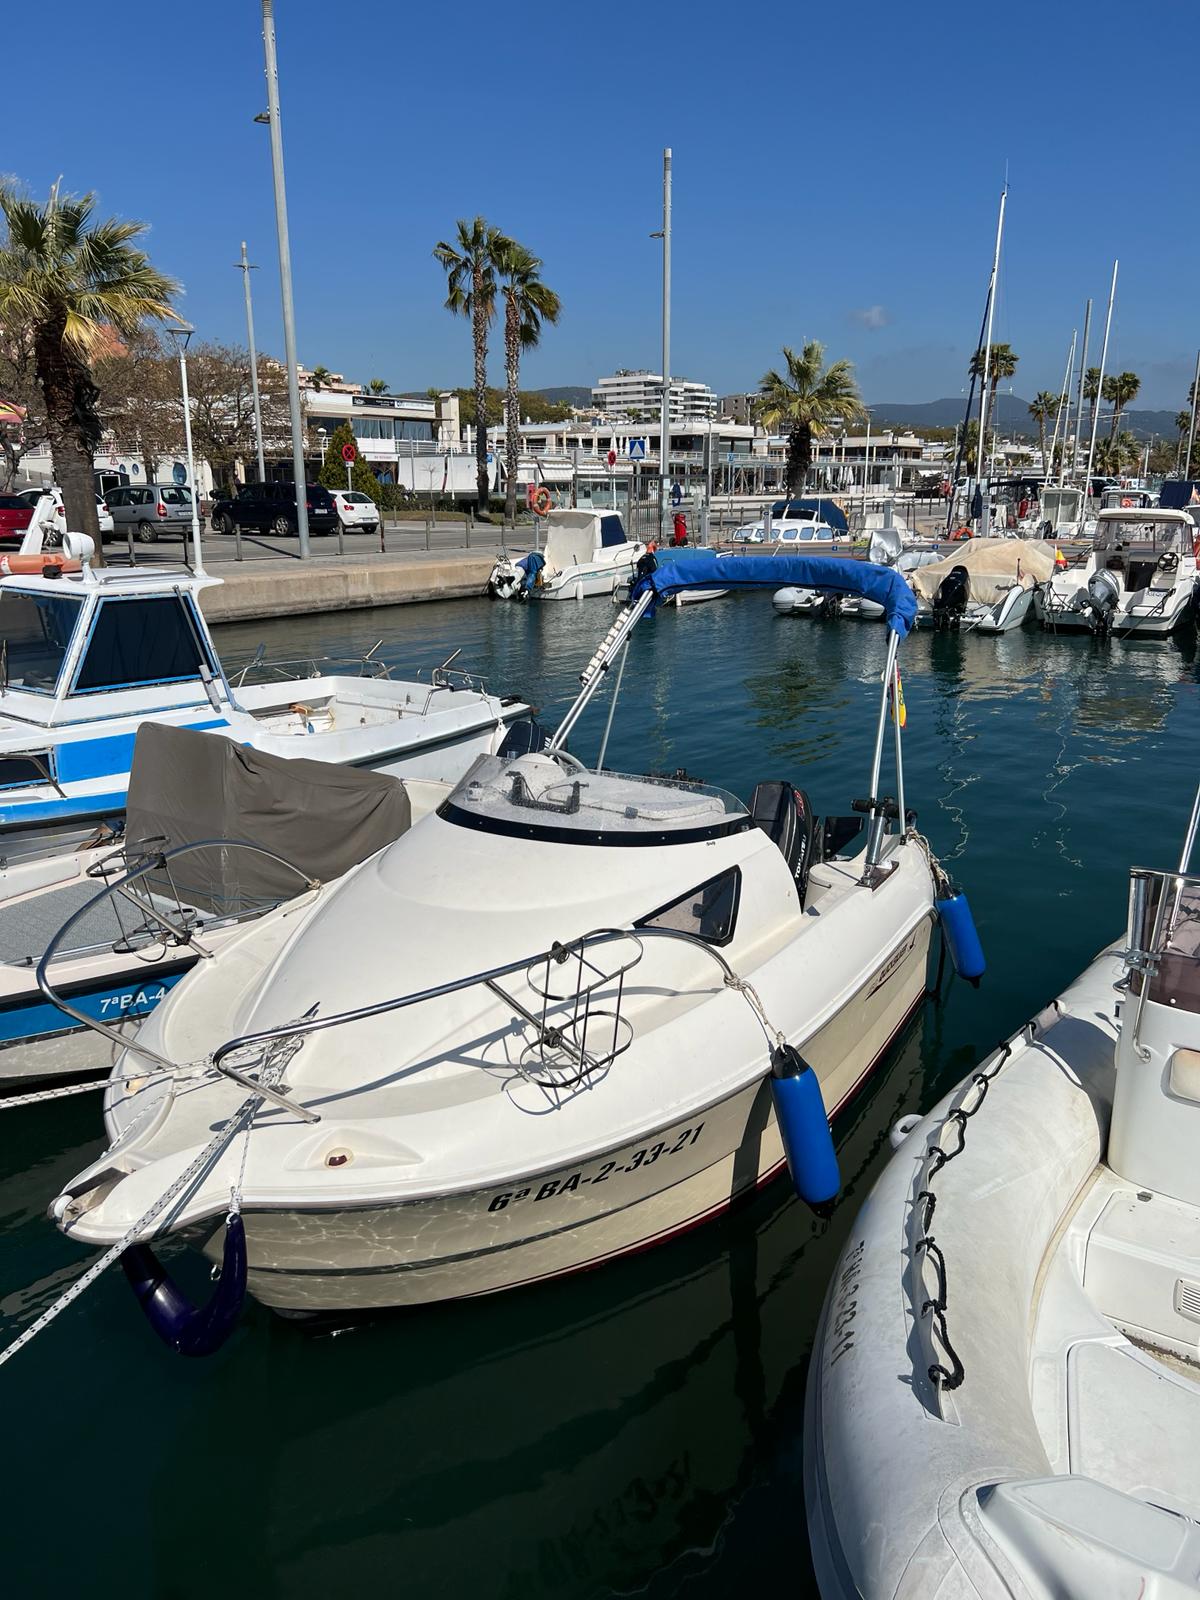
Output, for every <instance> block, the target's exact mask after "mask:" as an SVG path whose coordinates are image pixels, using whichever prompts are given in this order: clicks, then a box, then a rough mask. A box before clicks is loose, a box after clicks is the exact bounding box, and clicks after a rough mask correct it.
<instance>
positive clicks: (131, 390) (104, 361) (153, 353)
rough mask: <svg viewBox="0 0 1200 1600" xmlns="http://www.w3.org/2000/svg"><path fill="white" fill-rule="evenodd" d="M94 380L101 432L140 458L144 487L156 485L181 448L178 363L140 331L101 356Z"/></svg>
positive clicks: (147, 333)
mask: <svg viewBox="0 0 1200 1600" xmlns="http://www.w3.org/2000/svg"><path fill="white" fill-rule="evenodd" d="M94 376H95V379H96V384H97V387H98V388H99V390H100V398H99V401H98V407H99V411H100V417H101V421H102V422H103V425H104V427H105V428H107V429H108V430H110V431H111V433H112V435H113V442H114V444H115V445H116V446H117V448H118V449H120V450H121V451H122V453H124V452H125V451H126V450H127V451H128V452H129V453H130V454H131V455H138V456H140V457H141V459H142V466H143V468H144V469H145V473H146V482H147V483H154V482H155V481H156V480H157V478H158V464H159V462H160V461H161V460H162V458H163V457H164V456H168V455H175V454H177V453H178V452H179V451H180V450H181V449H182V447H183V415H182V407H181V399H180V388H179V364H178V362H176V361H174V360H172V359H171V357H170V356H168V355H167V353H166V351H165V350H164V349H163V347H162V345H161V344H160V343H159V341H158V338H157V336H156V335H155V333H154V332H153V330H152V329H150V328H144V329H142V330H141V331H139V332H138V333H135V334H134V335H133V336H132V337H131V338H129V339H127V340H125V341H124V342H123V343H121V344H117V345H114V346H113V347H112V348H111V349H110V350H109V351H108V353H107V354H105V355H103V356H101V357H100V358H99V359H98V360H97V361H96V364H95V368H94Z"/></svg>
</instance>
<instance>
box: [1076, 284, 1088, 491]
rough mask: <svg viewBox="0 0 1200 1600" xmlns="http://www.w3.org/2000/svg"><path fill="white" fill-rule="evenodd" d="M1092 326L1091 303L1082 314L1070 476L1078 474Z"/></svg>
mask: <svg viewBox="0 0 1200 1600" xmlns="http://www.w3.org/2000/svg"><path fill="white" fill-rule="evenodd" d="M1091 326H1092V302H1091V301H1090V300H1089V301H1088V303H1087V305H1086V306H1085V308H1084V312H1083V349H1082V352H1081V354H1080V357H1079V387H1078V389H1077V390H1076V394H1075V438H1074V440H1073V442H1072V445H1071V476H1072V477H1073V478H1074V477H1075V476H1076V475H1077V474H1078V472H1079V440H1080V436H1081V435H1082V433H1083V386H1084V383H1085V382H1086V380H1087V353H1088V333H1089V332H1090V330H1091Z"/></svg>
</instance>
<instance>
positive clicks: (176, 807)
mask: <svg viewBox="0 0 1200 1600" xmlns="http://www.w3.org/2000/svg"><path fill="white" fill-rule="evenodd" d="M411 825H412V807H411V805H410V803H409V798H408V791H407V790H406V789H405V787H404V785H403V783H401V781H400V779H399V778H393V777H391V776H390V775H389V774H387V773H384V772H371V771H366V770H364V769H362V768H359V767H344V766H338V765H336V764H335V763H333V762H329V761H310V760H308V759H307V758H303V757H302V758H293V757H285V756H276V755H269V754H268V753H267V752H266V751H263V750H255V749H253V748H251V747H250V746H248V745H242V744H237V743H236V742H235V741H234V740H232V739H225V738H222V736H221V735H220V734H218V733H198V732H196V731H194V730H192V729H189V728H172V727H168V726H167V725H166V724H165V723H157V722H143V723H142V724H141V726H140V727H139V729H138V734H137V739H136V741H135V744H134V748H133V762H132V765H131V767H130V772H129V795H128V800H127V805H126V812H125V839H126V853H127V855H129V856H130V857H135V856H137V855H138V854H139V852H140V851H142V850H146V851H147V852H148V853H152V852H153V851H154V850H155V849H160V850H167V849H171V848H172V847H173V846H175V845H182V844H196V843H199V842H200V841H202V840H210V839H211V840H239V841H244V842H246V843H248V844H254V845H260V846H262V847H264V848H265V849H267V850H270V851H271V852H272V853H273V854H274V855H278V856H282V857H283V859H284V860H285V861H288V862H291V863H292V864H293V865H294V866H296V867H298V868H299V869H300V872H302V873H304V874H306V875H307V876H309V877H312V878H318V879H320V880H321V882H323V883H328V882H329V881H330V879H332V878H337V877H340V876H341V875H342V873H343V872H348V871H349V870H350V868H351V867H353V866H357V864H358V863H359V862H360V861H365V860H366V859H367V857H368V856H371V855H374V854H375V852H376V851H377V850H382V849H383V847H384V846H385V845H387V844H390V843H391V842H392V840H393V839H398V838H399V837H400V835H401V834H402V833H405V832H407V830H408V829H409V827H411ZM151 840H155V841H157V842H156V843H154V844H149V843H148V841H151ZM143 841H146V842H147V843H143ZM167 871H168V872H169V874H170V879H169V881H168V880H167V879H166V878H164V877H163V876H162V875H160V874H158V873H154V874H152V875H151V876H150V877H149V878H148V879H147V880H145V882H146V883H148V884H149V886H150V888H151V889H152V890H154V891H156V892H158V893H161V894H163V895H165V896H167V897H168V898H174V895H173V892H172V890H177V891H178V893H179V894H180V895H181V896H183V897H184V899H186V900H187V902H188V903H189V904H191V905H194V906H196V907H197V909H199V910H202V911H207V912H215V913H218V914H229V915H236V914H239V913H241V912H244V911H247V910H251V909H255V908H258V907H262V906H266V905H274V904H277V903H278V902H279V901H280V900H290V899H291V898H292V896H293V895H296V894H299V893H301V892H302V891H303V889H304V887H305V885H304V880H303V878H301V877H299V876H298V875H297V873H295V872H292V871H289V870H288V868H287V867H284V866H281V865H279V864H278V863H277V862H275V861H273V860H271V858H270V857H269V856H264V855H259V854H257V852H255V851H251V850H236V849H231V848H229V847H228V846H227V845H214V846H212V847H211V848H208V849H205V850H195V851H189V852H188V853H187V854H186V855H183V856H178V857H176V858H175V859H174V860H172V861H171V862H169V863H168V864H167Z"/></svg>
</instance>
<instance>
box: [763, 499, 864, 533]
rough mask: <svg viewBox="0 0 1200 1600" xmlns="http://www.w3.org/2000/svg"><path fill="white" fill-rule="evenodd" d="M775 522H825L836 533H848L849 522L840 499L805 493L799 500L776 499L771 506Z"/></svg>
mask: <svg viewBox="0 0 1200 1600" xmlns="http://www.w3.org/2000/svg"><path fill="white" fill-rule="evenodd" d="M771 517H772V519H773V520H774V521H775V522H779V521H784V522H827V523H828V524H829V526H830V527H831V528H833V529H834V530H835V532H837V533H849V531H850V524H849V523H848V522H847V521H846V512H845V510H844V508H843V506H842V503H841V501H840V500H834V499H832V498H831V497H830V496H828V495H805V496H802V497H801V498H800V499H799V500H776V502H775V504H774V505H773V506H772V507H771Z"/></svg>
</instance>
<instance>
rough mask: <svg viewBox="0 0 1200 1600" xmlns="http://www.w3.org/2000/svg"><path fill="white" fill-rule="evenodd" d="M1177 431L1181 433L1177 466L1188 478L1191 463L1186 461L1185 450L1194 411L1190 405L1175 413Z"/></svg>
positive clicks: (1176, 458)
mask: <svg viewBox="0 0 1200 1600" xmlns="http://www.w3.org/2000/svg"><path fill="white" fill-rule="evenodd" d="M1175 431H1176V433H1178V435H1179V444H1178V446H1177V448H1176V451H1175V467H1176V471H1179V472H1182V474H1183V476H1184V477H1185V478H1186V477H1187V476H1188V475H1189V474H1188V465H1189V463H1188V462H1186V461H1184V459H1183V452H1184V451H1185V450H1186V449H1187V439H1188V434H1189V433H1190V432H1191V431H1192V412H1191V407H1190V405H1189V407H1188V409H1187V410H1186V411H1177V412H1176V413H1175Z"/></svg>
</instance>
